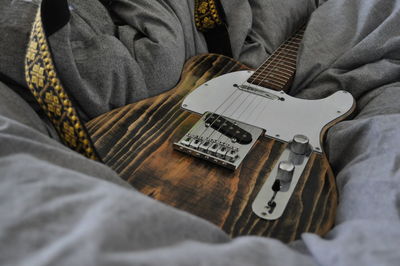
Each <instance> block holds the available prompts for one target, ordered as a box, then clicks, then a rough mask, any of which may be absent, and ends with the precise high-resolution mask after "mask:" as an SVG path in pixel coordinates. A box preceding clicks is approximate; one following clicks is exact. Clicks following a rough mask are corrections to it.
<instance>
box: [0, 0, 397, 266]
mask: <svg viewBox="0 0 400 266" xmlns="http://www.w3.org/2000/svg"><path fill="white" fill-rule="evenodd" d="M115 2H116V3H115V4H114V5H113V9H114V11H115V12H116V13H118V14H119V15H120V16H121V17H122V18H123V19H124V20H125V21H126V22H127V24H126V25H124V26H115V25H114V24H113V22H112V20H111V18H110V17H109V15H108V13H107V11H106V9H105V8H104V7H103V6H102V5H101V4H100V3H99V2H98V1H95V0H87V1H72V0H71V1H69V3H70V10H71V12H72V18H71V22H70V23H69V24H68V25H67V26H66V27H64V28H62V29H61V30H59V31H58V32H56V33H55V34H54V35H53V36H52V37H51V39H50V44H51V46H52V49H53V51H54V54H55V60H56V62H57V67H58V68H59V70H60V74H61V75H62V78H63V81H64V82H65V83H66V84H65V85H67V87H68V88H70V89H71V90H72V93H73V95H74V97H75V98H76V99H77V100H78V103H79V109H80V112H81V113H82V114H83V115H84V117H85V119H90V118H92V117H95V116H96V115H99V114H101V113H103V112H106V111H108V110H110V109H112V108H115V107H118V106H122V105H125V104H126V103H129V102H133V101H137V100H139V99H142V98H144V97H148V96H150V95H154V94H157V93H160V92H162V91H164V90H167V89H169V88H171V87H173V86H174V85H175V84H176V83H177V81H178V80H179V75H180V72H181V70H182V65H183V63H184V62H185V60H187V59H188V58H189V57H191V56H193V55H195V54H198V53H203V52H206V51H207V48H206V44H205V41H204V37H203V36H202V35H201V34H199V33H198V32H197V31H196V30H195V27H194V26H193V23H192V21H193V18H192V13H193V12H192V11H193V1H189V0H187V1H184V0H181V1H173V0H163V1H161V0H160V1H156V0H154V1H148V0H147V1H145V0H135V1H134V0H132V1H129V0H117V1H115ZM222 2H223V4H224V7H225V11H226V13H227V19H228V23H229V27H230V28H229V31H230V34H231V41H232V46H233V53H234V57H235V58H236V59H239V60H241V61H242V62H245V63H246V64H249V65H251V66H257V65H258V64H260V63H261V61H262V60H263V58H265V57H266V56H267V55H268V54H270V53H271V52H272V51H273V49H275V48H276V47H277V46H278V45H279V44H280V42H282V41H283V40H284V39H285V38H286V37H287V36H288V35H290V34H291V32H292V31H293V30H294V29H295V28H296V27H297V25H298V23H299V21H302V20H304V18H305V17H307V16H309V15H310V14H311V19H310V21H309V23H308V26H307V29H306V32H305V36H304V41H303V45H302V47H301V51H300V55H299V60H298V71H297V74H296V79H295V82H294V85H293V87H292V89H291V93H292V94H294V95H297V96H298V97H304V98H319V97H324V96H326V95H329V94H330V93H332V92H334V91H337V90H340V89H344V90H347V91H349V92H351V93H352V94H353V95H354V97H355V98H356V99H357V104H358V109H357V114H356V116H355V118H354V119H352V120H349V121H344V122H341V123H339V124H337V125H336V126H334V127H333V128H332V129H331V130H329V132H328V138H327V141H326V143H325V148H326V150H327V153H328V156H329V158H330V162H331V165H332V166H333V168H334V171H335V172H336V174H337V183H338V188H339V193H340V203H339V209H338V215H337V220H336V226H335V228H334V229H333V230H332V231H331V232H330V233H329V234H328V235H326V236H325V237H319V236H316V235H313V234H303V235H302V238H301V240H299V241H296V242H295V243H292V244H290V245H285V244H283V243H281V242H279V241H276V240H273V239H268V238H262V237H238V238H235V239H230V238H229V237H228V236H227V235H226V234H225V233H223V232H222V231H221V230H219V229H218V228H216V227H215V226H213V225H211V224H210V223H208V222H206V221H204V220H202V219H199V218H197V217H194V216H192V215H189V214H187V213H184V212H181V211H179V210H176V209H173V208H171V207H168V206H165V205H163V204H161V203H159V202H156V201H154V200H152V199H149V198H147V197H145V196H143V195H141V194H140V193H138V192H137V191H135V190H134V189H132V188H131V187H129V186H128V185H127V184H126V183H124V182H123V181H122V180H121V179H120V178H119V177H118V176H117V175H116V174H115V173H114V172H113V171H112V170H110V169H109V168H108V167H106V166H104V165H100V164H98V163H96V162H94V161H90V160H87V159H85V158H83V157H82V156H80V155H79V154H76V153H74V152H72V151H70V150H68V149H67V148H65V147H64V146H63V145H61V144H60V143H59V142H58V141H57V139H56V138H55V137H54V133H53V130H52V128H51V127H49V125H48V124H47V123H46V122H45V121H43V119H42V118H41V117H39V116H38V115H37V114H36V113H35V112H34V111H33V109H32V106H31V105H29V104H28V103H27V102H29V101H30V98H29V95H28V94H26V93H25V91H24V90H23V87H24V86H25V82H24V76H23V56H24V52H25V47H26V43H27V37H28V32H29V30H30V25H31V23H32V21H33V17H34V14H35V12H36V8H37V6H36V4H34V3H32V1H21V0H14V1H6V0H1V6H2V8H1V10H0V21H1V23H0V34H1V35H0V36H1V37H2V39H1V42H0V73H1V74H2V75H3V77H6V78H5V79H4V80H3V82H0V182H1V183H0V264H1V265H332V266H333V265H399V264H400V254H399V252H398V251H399V247H400V170H399V168H400V126H399V125H400V105H399V101H400V83H399V81H400V64H399V62H400V61H399V60H400V49H399V47H400V38H399V36H400V28H399V27H398V25H399V22H400V1H395V0H329V1H326V2H325V3H323V4H322V5H321V6H320V7H318V8H317V6H316V3H315V2H316V1H312V0H248V1H245V0H230V1H228V0H224V1H222ZM320 2H324V1H320ZM117 36H118V38H117ZM24 99H25V100H24Z"/></svg>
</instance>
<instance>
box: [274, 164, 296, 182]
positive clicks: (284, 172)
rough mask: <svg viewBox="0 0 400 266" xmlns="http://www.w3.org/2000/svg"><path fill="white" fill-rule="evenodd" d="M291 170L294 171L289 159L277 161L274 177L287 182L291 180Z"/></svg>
mask: <svg viewBox="0 0 400 266" xmlns="http://www.w3.org/2000/svg"><path fill="white" fill-rule="evenodd" d="M293 172H294V164H293V163H292V162H289V161H282V162H280V163H279V166H278V173H277V177H276V178H277V179H279V180H281V181H282V182H284V183H289V182H290V181H292V177H293Z"/></svg>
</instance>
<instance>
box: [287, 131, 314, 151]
mask: <svg viewBox="0 0 400 266" xmlns="http://www.w3.org/2000/svg"><path fill="white" fill-rule="evenodd" d="M309 148H310V145H309V140H308V138H307V136H304V135H300V134H299V135H295V136H294V137H293V140H292V142H291V143H290V150H291V151H292V152H294V153H295V154H298V155H304V154H306V153H307V152H308V150H309Z"/></svg>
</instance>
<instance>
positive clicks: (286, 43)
mask: <svg viewBox="0 0 400 266" xmlns="http://www.w3.org/2000/svg"><path fill="white" fill-rule="evenodd" d="M296 34H297V33H296ZM296 34H295V35H294V36H296ZM294 36H291V37H289V38H288V39H287V40H286V41H285V42H283V43H282V44H281V45H280V46H279V47H278V48H277V51H278V50H279V49H284V47H286V46H288V45H289V44H293V41H291V39H293V37H294ZM282 51H283V50H279V52H278V53H277V54H276V57H278V56H279V55H280V53H281V52H282ZM272 56H274V53H273V54H272V55H271V57H272ZM268 59H269V58H268ZM268 59H267V60H266V61H268ZM266 61H265V62H264V63H263V64H261V66H260V67H258V68H257V70H256V71H255V72H254V73H257V72H258V71H259V70H260V69H261V68H264V70H265V69H266V68H267V67H269V66H270V65H271V64H273V63H274V60H271V61H270V62H269V63H268V64H267V65H265V63H266ZM272 71H273V70H269V72H268V73H267V76H266V77H264V78H263V79H262V80H261V81H260V82H259V83H258V84H257V85H256V86H259V85H260V84H261V83H262V82H264V80H265V79H267V78H268V77H269V76H268V75H269V74H271V72H272ZM262 74H264V73H263V71H259V72H258V74H257V76H256V77H255V78H254V80H257V79H258V78H259V77H260V76H261V75H262ZM247 80H248V79H247ZM247 80H245V81H244V82H243V83H242V84H241V86H245V85H244V83H245V82H246V81H247ZM249 84H250V85H255V84H254V81H252V82H251V83H249ZM246 87H247V88H248V87H250V86H249V85H246ZM235 91H240V94H239V95H238V96H237V97H236V99H237V98H238V97H239V96H241V95H242V94H243V93H245V92H244V91H242V90H240V89H236V90H235ZM249 96H250V93H248V94H247V96H246V98H245V99H244V100H243V101H242V103H243V102H244V101H245V100H246V99H247V98H248V97H249ZM236 99H235V100H236ZM235 100H234V101H235ZM226 102H227V100H225V101H224V102H223V103H222V104H221V106H222V105H224V104H225V103H226ZM240 105H241V104H240ZM240 105H239V106H240ZM229 107H231V106H230V105H228V106H227V107H226V108H225V110H224V111H222V112H221V113H220V114H219V115H217V117H216V118H215V119H214V121H213V122H212V123H211V124H210V125H209V127H212V125H213V124H214V123H215V122H216V121H217V120H218V118H220V117H221V116H222V115H223V114H225V113H226V111H227V110H228V108H229ZM218 109H219V107H218V108H217V109H216V110H215V111H214V112H213V113H212V114H215V113H216V112H217V110H218ZM209 119H210V118H208V119H206V120H205V123H207V121H208V120H209ZM221 126H222V124H221ZM221 126H220V127H219V128H218V129H217V130H215V129H214V130H213V131H212V132H211V133H210V135H209V136H208V137H207V138H210V137H211V136H212V135H213V134H214V133H215V131H218V130H219V129H220V128H221ZM206 131H207V129H205V130H204V131H203V132H202V134H201V135H200V138H201V137H202V136H203V134H204V133H205V132H206Z"/></svg>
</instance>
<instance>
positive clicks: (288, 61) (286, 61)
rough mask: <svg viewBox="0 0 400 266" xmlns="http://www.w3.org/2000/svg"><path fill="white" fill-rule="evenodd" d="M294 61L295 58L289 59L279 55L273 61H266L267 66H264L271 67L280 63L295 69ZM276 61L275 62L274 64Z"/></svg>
mask: <svg viewBox="0 0 400 266" xmlns="http://www.w3.org/2000/svg"><path fill="white" fill-rule="evenodd" d="M296 59H297V58H291V57H287V56H285V55H279V56H276V57H274V60H270V61H268V64H266V65H265V66H273V65H275V64H277V63H281V64H287V65H288V66H291V67H296V63H297V62H296ZM275 61H277V62H275Z"/></svg>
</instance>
